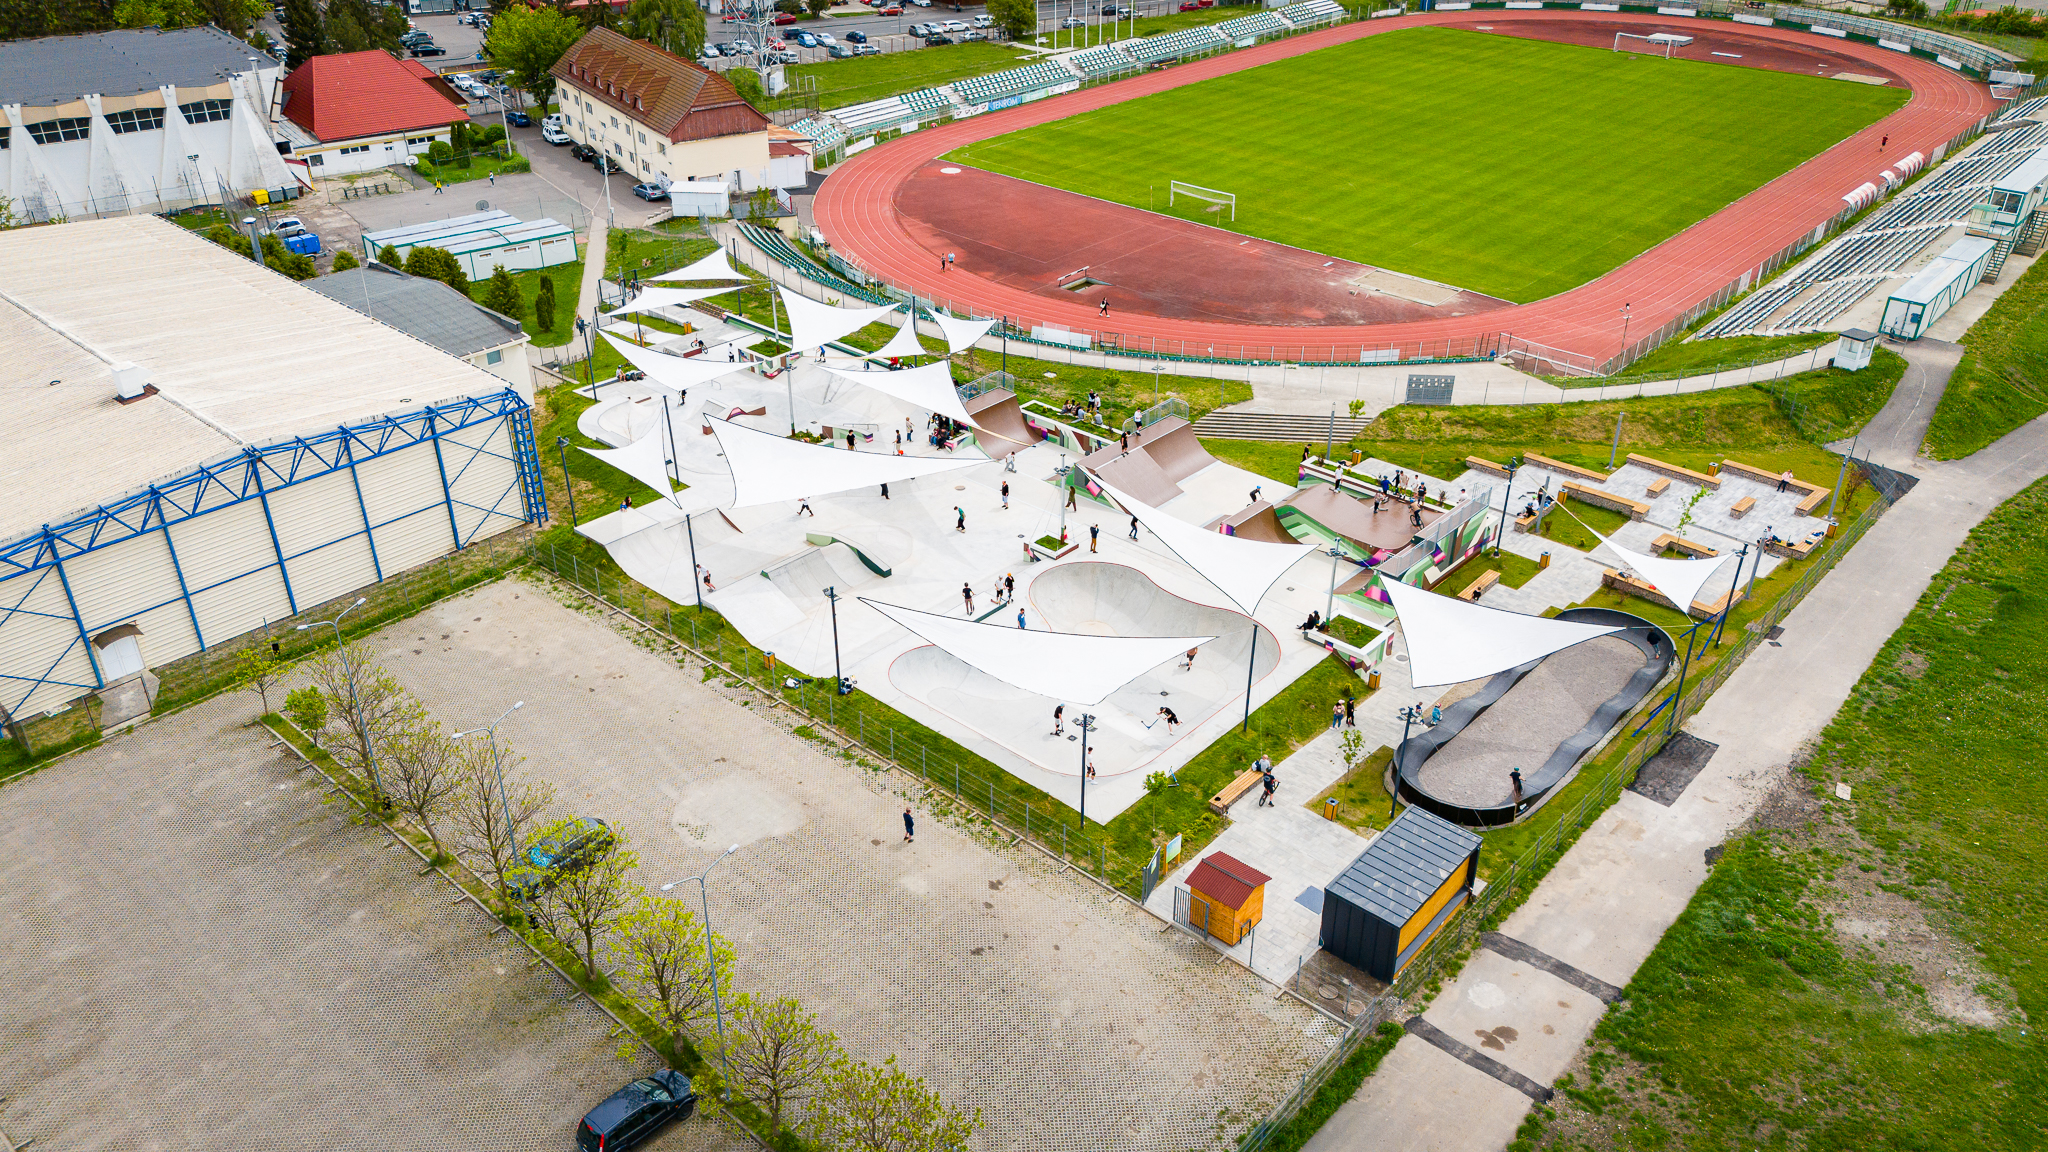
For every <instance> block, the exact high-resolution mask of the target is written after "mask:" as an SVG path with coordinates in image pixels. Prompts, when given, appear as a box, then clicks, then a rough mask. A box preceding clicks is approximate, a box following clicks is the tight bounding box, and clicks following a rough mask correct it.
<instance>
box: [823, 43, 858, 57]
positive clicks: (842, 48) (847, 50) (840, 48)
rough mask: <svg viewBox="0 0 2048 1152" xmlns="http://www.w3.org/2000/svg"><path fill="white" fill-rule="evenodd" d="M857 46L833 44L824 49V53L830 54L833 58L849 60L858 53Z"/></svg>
mask: <svg viewBox="0 0 2048 1152" xmlns="http://www.w3.org/2000/svg"><path fill="white" fill-rule="evenodd" d="M859 48H860V45H858V44H834V45H833V46H831V47H830V48H827V49H825V55H827V56H830V57H831V58H832V59H834V60H850V59H852V58H853V57H855V56H858V55H860V52H859V51H858V49H859Z"/></svg>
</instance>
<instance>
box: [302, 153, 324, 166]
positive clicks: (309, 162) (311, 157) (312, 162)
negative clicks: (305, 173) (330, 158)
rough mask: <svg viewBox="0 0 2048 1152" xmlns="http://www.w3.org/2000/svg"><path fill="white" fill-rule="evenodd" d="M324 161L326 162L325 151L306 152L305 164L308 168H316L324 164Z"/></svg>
mask: <svg viewBox="0 0 2048 1152" xmlns="http://www.w3.org/2000/svg"><path fill="white" fill-rule="evenodd" d="M325 163H327V153H325V152H308V153H306V166H307V167H308V168H318V167H320V166H321V165H322V164H325Z"/></svg>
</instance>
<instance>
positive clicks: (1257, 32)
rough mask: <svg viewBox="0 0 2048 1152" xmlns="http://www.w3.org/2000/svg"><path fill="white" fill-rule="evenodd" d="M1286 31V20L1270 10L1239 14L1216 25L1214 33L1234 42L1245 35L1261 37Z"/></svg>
mask: <svg viewBox="0 0 2048 1152" xmlns="http://www.w3.org/2000/svg"><path fill="white" fill-rule="evenodd" d="M1286 31H1288V25H1287V21H1285V20H1282V19H1281V18H1280V17H1279V16H1278V15H1276V14H1275V13H1272V12H1254V13H1252V14H1251V15H1250V16H1239V17H1238V18H1237V19H1235V20H1225V21H1224V22H1223V23H1221V24H1218V25H1216V33H1217V35H1219V36H1222V37H1223V38H1224V39H1225V40H1229V41H1231V42H1232V43H1236V42H1237V41H1239V40H1242V39H1244V38H1245V37H1247V36H1251V37H1256V38H1260V39H1263V38H1265V37H1267V36H1278V35H1280V34H1281V33H1283V32H1286Z"/></svg>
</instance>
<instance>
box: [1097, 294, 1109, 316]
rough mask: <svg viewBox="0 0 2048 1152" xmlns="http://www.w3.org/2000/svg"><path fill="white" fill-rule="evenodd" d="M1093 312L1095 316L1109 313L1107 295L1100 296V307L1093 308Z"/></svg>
mask: <svg viewBox="0 0 2048 1152" xmlns="http://www.w3.org/2000/svg"><path fill="white" fill-rule="evenodd" d="M1095 314H1096V315H1097V316H1107V315H1109V297H1107V296H1104V297H1103V298H1102V307H1100V308H1097V309H1096V310H1095Z"/></svg>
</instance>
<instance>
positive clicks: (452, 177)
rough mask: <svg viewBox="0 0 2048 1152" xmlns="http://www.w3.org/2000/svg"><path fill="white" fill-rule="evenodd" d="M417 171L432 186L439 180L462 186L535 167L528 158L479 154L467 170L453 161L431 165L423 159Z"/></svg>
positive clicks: (472, 159) (470, 160) (471, 160)
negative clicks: (493, 175) (500, 173)
mask: <svg viewBox="0 0 2048 1152" xmlns="http://www.w3.org/2000/svg"><path fill="white" fill-rule="evenodd" d="M415 171H417V172H418V173H419V176H420V179H422V180H425V181H427V182H428V183H430V184H431V183H433V182H435V181H437V180H438V181H440V182H441V183H443V184H460V183H462V182H464V181H467V180H484V179H487V178H489V177H490V176H491V175H492V174H494V173H498V172H531V171H533V166H532V165H531V164H529V163H527V160H526V157H524V156H520V155H517V154H514V155H512V156H502V157H501V156H489V155H485V154H483V153H478V154H477V155H474V156H471V157H470V158H469V167H467V168H464V167H463V166H462V165H460V164H458V163H456V162H455V161H453V160H450V161H448V162H447V163H446V164H429V163H428V162H427V160H426V158H425V157H421V158H420V163H419V167H418V168H416V169H415Z"/></svg>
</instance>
